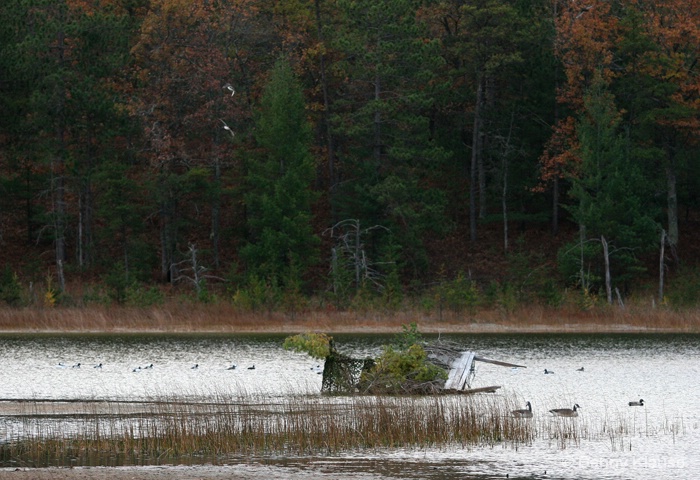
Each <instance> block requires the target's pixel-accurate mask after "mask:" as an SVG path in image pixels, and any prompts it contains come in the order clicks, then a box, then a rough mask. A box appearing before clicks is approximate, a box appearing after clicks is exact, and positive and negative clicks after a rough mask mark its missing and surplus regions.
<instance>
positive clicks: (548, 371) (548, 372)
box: [544, 368, 554, 375]
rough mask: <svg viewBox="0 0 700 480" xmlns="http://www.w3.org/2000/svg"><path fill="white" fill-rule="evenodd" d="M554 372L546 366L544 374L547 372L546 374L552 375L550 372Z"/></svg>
mask: <svg viewBox="0 0 700 480" xmlns="http://www.w3.org/2000/svg"><path fill="white" fill-rule="evenodd" d="M552 373H554V372H553V371H552V370H547V369H546V368H545V369H544V374H545V375H550V374H552Z"/></svg>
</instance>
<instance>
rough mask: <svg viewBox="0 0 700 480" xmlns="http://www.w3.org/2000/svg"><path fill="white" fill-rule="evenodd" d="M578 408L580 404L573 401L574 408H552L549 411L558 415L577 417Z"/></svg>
mask: <svg viewBox="0 0 700 480" xmlns="http://www.w3.org/2000/svg"><path fill="white" fill-rule="evenodd" d="M578 408H581V405H579V404H578V403H575V404H574V408H553V409H552V410H550V412H552V413H553V414H554V415H557V416H559V417H578V412H577V411H576V409H578Z"/></svg>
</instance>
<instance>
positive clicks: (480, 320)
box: [0, 302, 700, 333]
mask: <svg viewBox="0 0 700 480" xmlns="http://www.w3.org/2000/svg"><path fill="white" fill-rule="evenodd" d="M412 322H415V323H416V324H417V325H418V328H419V329H420V331H421V332H424V333H436V332H441V333H450V332H454V333H460V332H465V333H470V332H474V333H483V332H495V333H499V332H572V333H573V332H600V333H605V332H628V331H629V332H635V331H641V332H644V331H649V332H695V333H697V332H700V309H694V308H693V309H684V310H674V309H670V308H651V306H646V307H645V306H636V305H628V306H626V307H625V308H620V307H608V306H602V307H601V306H595V307H593V308H590V309H587V310H582V309H580V308H577V307H576V306H573V305H572V306H563V307H558V308H553V307H542V306H529V307H517V308H515V309H513V310H512V311H509V312H504V311H503V310H502V309H498V308H492V309H477V310H474V311H471V312H450V311H442V312H436V311H423V310H420V309H410V310H393V311H387V310H385V311H382V310H363V311H334V310H308V311H299V312H295V313H294V314H290V313H288V312H274V311H273V312H269V311H241V310H240V309H237V308H235V307H233V306H232V305H230V304H226V303H223V302H221V303H217V304H212V305H206V304H196V303H193V304H186V303H176V302H171V303H166V304H164V305H159V306H152V307H145V308H131V307H107V306H99V305H98V306H87V307H52V308H48V307H43V308H40V307H26V308H9V307H5V308H0V331H26V332H126V331H134V332H208V331H212V332H281V333H289V332H300V331H324V332H328V333H340V332H377V333H380V332H385V333H395V332H396V331H398V330H400V328H401V326H402V325H406V324H409V323H412Z"/></svg>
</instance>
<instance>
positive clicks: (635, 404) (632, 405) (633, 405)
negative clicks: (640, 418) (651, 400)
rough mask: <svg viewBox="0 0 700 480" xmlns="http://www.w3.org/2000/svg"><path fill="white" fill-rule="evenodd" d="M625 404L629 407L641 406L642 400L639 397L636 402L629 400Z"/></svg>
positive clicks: (642, 404)
mask: <svg viewBox="0 0 700 480" xmlns="http://www.w3.org/2000/svg"><path fill="white" fill-rule="evenodd" d="M627 405H629V406H630V407H643V406H644V400H643V399H641V398H640V399H639V401H638V402H629V403H628V404H627Z"/></svg>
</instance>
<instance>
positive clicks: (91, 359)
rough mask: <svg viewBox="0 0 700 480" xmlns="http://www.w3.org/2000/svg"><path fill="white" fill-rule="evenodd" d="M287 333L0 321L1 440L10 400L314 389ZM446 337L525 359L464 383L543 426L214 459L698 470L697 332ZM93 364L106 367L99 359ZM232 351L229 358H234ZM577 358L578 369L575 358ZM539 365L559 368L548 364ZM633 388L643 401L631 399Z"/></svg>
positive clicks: (607, 472) (350, 343)
mask: <svg viewBox="0 0 700 480" xmlns="http://www.w3.org/2000/svg"><path fill="white" fill-rule="evenodd" d="M334 338H335V340H336V344H337V346H338V348H339V349H340V350H341V351H343V352H344V353H347V354H349V355H352V356H355V357H364V356H367V355H376V354H378V353H379V352H380V350H381V345H382V344H384V343H386V342H388V341H391V336H383V335H335V336H334ZM426 338H429V339H431V340H435V339H436V338H437V337H436V336H426ZM283 339H284V336H281V335H226V334H223V335H222V334H216V335H213V334H211V335H209V334H207V335H163V334H158V335H24V334H11V335H0V362H2V363H1V364H2V369H0V399H2V401H0V419H2V421H3V423H0V440H2V438H3V436H5V437H7V436H8V435H10V434H12V433H13V432H15V430H13V427H12V425H13V422H16V421H17V417H16V416H14V413H13V412H11V411H9V409H8V405H10V403H12V402H11V401H15V403H16V401H18V400H19V401H75V400H111V401H148V400H150V399H153V398H156V397H161V398H162V397H164V396H165V397H168V396H173V397H183V396H184V397H189V398H191V399H193V400H206V399H207V398H212V397H214V396H216V395H217V394H221V393H225V394H233V395H236V394H242V395H244V394H260V395H264V396H280V395H317V394H318V393H319V391H320V388H321V375H319V374H318V373H317V371H318V369H317V366H318V364H319V362H318V361H316V360H313V359H311V358H310V357H308V356H306V355H303V354H297V353H292V352H287V351H285V350H283V349H282V347H281V344H282V341H283ZM441 340H450V341H454V342H457V343H459V344H460V345H463V347H464V349H465V350H474V351H476V352H477V353H478V354H479V355H480V356H483V357H486V358H491V359H496V360H503V361H507V362H512V363H516V364H520V365H525V366H527V368H525V369H511V368H505V367H500V366H496V365H491V364H486V363H477V364H476V365H477V366H476V372H475V373H476V375H475V377H474V380H473V383H472V386H473V387H478V386H487V385H500V386H502V388H501V389H500V390H499V391H498V393H497V394H492V395H500V396H504V397H506V398H508V399H509V400H512V402H513V404H514V405H516V406H518V407H521V406H524V404H525V402H526V401H530V402H531V403H532V405H533V410H534V412H535V415H534V418H533V419H532V420H527V421H529V422H532V423H533V427H534V428H535V430H536V432H538V433H537V436H536V438H535V440H534V441H533V442H532V444H530V445H520V446H518V447H517V448H515V447H512V446H508V445H505V446H501V445H499V446H496V447H494V448H485V447H479V448H476V447H474V448H462V447H458V446H455V447H450V448H436V449H421V450H418V451H417V450H396V449H394V450H387V451H376V450H373V451H371V452H366V451H361V452H353V453H351V454H350V453H348V454H344V455H341V456H332V457H313V458H263V459H233V458H232V459H222V460H220V461H223V462H224V463H227V464H228V465H229V467H227V468H231V469H233V470H232V471H231V472H232V474H235V471H236V470H235V469H236V468H239V469H241V471H243V470H248V469H249V468H250V465H251V464H253V463H254V462H259V463H260V464H261V465H264V466H265V467H264V468H265V469H268V470H269V471H270V472H272V473H271V475H272V477H279V478H282V477H285V476H286V475H285V473H284V472H287V473H289V474H291V473H292V472H293V471H301V472H305V473H304V474H305V475H311V476H313V475H317V476H318V478H442V479H453V478H454V479H456V478H504V477H505V476H506V474H507V475H509V477H510V478H567V479H575V478H587V479H601V478H610V479H613V478H630V479H639V478H670V477H675V478H678V479H683V478H692V475H693V474H694V473H695V472H698V471H700V461H699V460H698V458H697V457H698V455H697V451H698V449H697V445H698V443H700V415H699V414H698V411H697V402H698V398H700V395H699V393H700V389H699V388H698V378H700V362H699V361H698V360H700V336H699V335H669V334H664V335H639V334H634V335H633V334H630V335H541V334H538V335H449V336H445V335H442V337H441ZM78 364H80V367H79V368H78V367H77V365H78ZM99 364H102V367H101V368H94V367H95V365H99ZM151 364H152V365H153V367H152V368H145V367H148V366H150V365H151ZM233 364H235V365H236V366H237V367H236V369H235V370H229V369H228V368H229V367H230V366H231V365H233ZM195 365H197V368H192V367H193V366H195ZM74 366H75V368H74ZM253 366H255V368H254V369H252V368H249V367H253ZM581 367H583V369H584V370H583V371H578V369H579V368H581ZM545 368H546V369H548V370H553V371H554V372H555V373H554V374H552V375H545V374H544V369H545ZM640 398H643V399H644V403H645V406H643V407H629V406H628V405H627V404H628V402H629V401H631V400H639V399H640ZM574 403H577V404H579V405H580V406H581V407H582V408H581V410H580V415H579V417H578V418H575V419H559V418H554V417H552V416H551V415H550V414H549V412H548V410H549V409H551V408H561V407H569V408H570V407H571V406H572V405H573V404H574ZM15 413H16V412H15ZM566 422H569V423H570V422H577V423H576V424H575V425H576V426H577V428H576V429H575V430H576V431H577V432H582V435H581V436H582V438H576V439H570V440H568V441H562V440H561V439H560V438H555V437H554V436H552V435H551V433H552V432H557V431H562V430H565V429H566V428H567V423H566ZM15 433H16V432H15ZM6 440H7V438H5V441H6ZM236 465H239V466H238V467H236ZM200 468H201V469H202V470H201V472H202V475H206V471H207V470H206V469H207V468H209V469H212V470H211V471H212V472H213V471H214V470H216V469H220V468H224V467H220V466H219V467H213V466H210V467H206V466H202V467H200ZM261 468H262V467H261ZM268 470H266V471H268ZM324 472H325V473H324ZM545 472H547V473H546V474H545ZM239 473H240V472H239ZM327 473H328V474H329V475H333V474H334V475H335V476H325V475H326V474H327Z"/></svg>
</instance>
